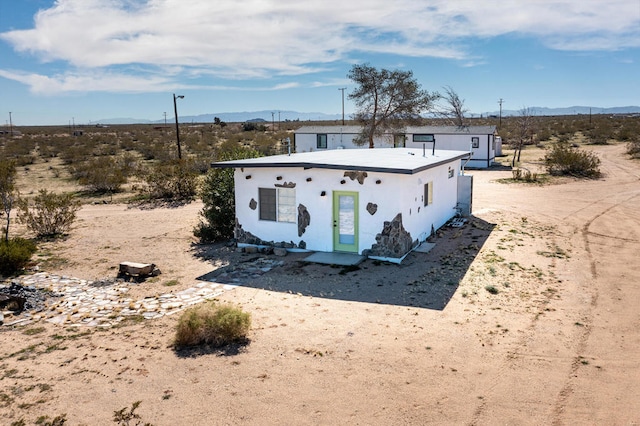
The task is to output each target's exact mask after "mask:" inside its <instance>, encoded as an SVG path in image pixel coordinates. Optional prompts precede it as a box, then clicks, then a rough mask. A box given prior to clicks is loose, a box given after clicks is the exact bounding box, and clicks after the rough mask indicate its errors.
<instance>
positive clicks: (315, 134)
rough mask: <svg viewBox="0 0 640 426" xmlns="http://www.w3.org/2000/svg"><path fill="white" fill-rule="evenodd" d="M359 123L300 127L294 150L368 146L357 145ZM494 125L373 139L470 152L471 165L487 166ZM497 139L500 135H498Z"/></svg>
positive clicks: (385, 144)
mask: <svg viewBox="0 0 640 426" xmlns="http://www.w3.org/2000/svg"><path fill="white" fill-rule="evenodd" d="M360 131H361V127H360V126H303V127H300V128H299V129H298V130H296V131H295V133H294V147H295V151H296V152H312V151H323V150H331V149H356V148H369V146H368V144H365V145H356V144H355V143H354V140H355V139H356V137H357V135H358V134H359V133H360ZM496 138H497V135H496V126H408V127H406V128H405V129H404V130H403V131H402V132H397V133H387V134H383V135H381V136H379V137H377V138H375V139H374V145H375V147H376V148H424V149H426V150H432V149H433V148H434V146H435V148H436V149H439V150H453V151H469V152H471V154H472V156H471V160H470V161H469V163H468V164H467V167H470V168H487V167H490V166H491V165H492V164H493V163H494V162H495V157H496V155H500V154H496V150H497V149H498V147H497V146H496ZM498 138H499V137H498Z"/></svg>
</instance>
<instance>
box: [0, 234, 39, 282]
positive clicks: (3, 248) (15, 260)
mask: <svg viewBox="0 0 640 426" xmlns="http://www.w3.org/2000/svg"><path fill="white" fill-rule="evenodd" d="M36 249H37V247H36V244H35V243H34V242H33V241H31V240H25V239H24V238H12V239H10V240H9V241H5V240H0V275H3V276H5V277H8V276H11V275H14V274H16V273H18V272H20V271H21V270H23V269H24V268H25V267H26V266H27V265H28V264H29V261H30V260H31V256H33V254H34V253H35V252H36Z"/></svg>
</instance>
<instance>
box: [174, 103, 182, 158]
mask: <svg viewBox="0 0 640 426" xmlns="http://www.w3.org/2000/svg"><path fill="white" fill-rule="evenodd" d="M176 99H184V95H178V96H176V94H175V93H174V94H173V113H174V114H175V116H176V140H177V142H178V160H182V150H181V149H180V127H178V107H177V106H176Z"/></svg>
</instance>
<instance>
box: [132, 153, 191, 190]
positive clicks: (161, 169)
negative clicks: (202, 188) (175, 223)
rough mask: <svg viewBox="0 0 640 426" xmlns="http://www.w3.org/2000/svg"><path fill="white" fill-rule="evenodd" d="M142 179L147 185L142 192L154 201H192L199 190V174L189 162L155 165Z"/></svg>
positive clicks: (168, 162) (147, 170) (146, 171)
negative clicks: (159, 199)
mask: <svg viewBox="0 0 640 426" xmlns="http://www.w3.org/2000/svg"><path fill="white" fill-rule="evenodd" d="M141 177H142V179H143V180H144V182H145V183H146V186H144V187H143V189H142V191H143V192H145V193H146V194H147V195H149V197H151V198H154V199H158V198H163V199H174V200H191V199H193V198H195V196H196V193H197V189H198V173H197V171H196V169H195V167H194V164H193V162H192V161H189V160H170V161H165V162H161V163H157V164H154V165H152V166H150V167H149V168H147V169H146V170H144V171H143V172H142V176H141Z"/></svg>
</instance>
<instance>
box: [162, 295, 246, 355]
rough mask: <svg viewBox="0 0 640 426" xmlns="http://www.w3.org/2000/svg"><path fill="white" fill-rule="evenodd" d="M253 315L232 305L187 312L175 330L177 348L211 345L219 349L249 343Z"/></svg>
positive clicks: (209, 305)
mask: <svg viewBox="0 0 640 426" xmlns="http://www.w3.org/2000/svg"><path fill="white" fill-rule="evenodd" d="M250 327H251V314H250V313H248V312H243V311H242V309H240V308H237V307H234V306H232V305H218V304H216V303H215V302H206V303H202V304H200V305H197V306H195V307H193V308H189V309H187V310H186V311H185V312H184V313H183V314H182V316H181V317H180V319H179V320H178V326H177V329H176V337H175V341H174V344H175V345H176V346H177V347H183V346H197V345H202V344H209V345H213V346H216V347H219V346H225V345H228V344H230V343H234V342H242V341H244V340H246V338H247V333H248V332H249V328H250Z"/></svg>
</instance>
